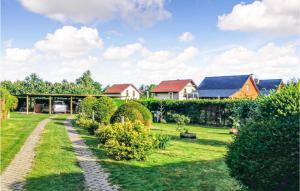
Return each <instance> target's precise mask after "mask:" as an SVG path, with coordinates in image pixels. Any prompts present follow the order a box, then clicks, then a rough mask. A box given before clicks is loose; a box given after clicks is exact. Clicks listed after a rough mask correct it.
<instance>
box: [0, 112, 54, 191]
mask: <svg viewBox="0 0 300 191" xmlns="http://www.w3.org/2000/svg"><path fill="white" fill-rule="evenodd" d="M49 121H50V118H48V119H44V120H43V121H41V122H39V124H38V125H37V126H36V128H35V129H34V130H33V131H32V133H31V134H30V135H29V137H28V138H27V139H26V141H25V143H24V144H23V146H22V147H21V149H20V151H19V152H18V153H17V154H16V156H15V157H14V159H13V160H12V161H11V163H10V164H9V165H8V167H7V168H6V169H5V170H4V172H3V173H2V174H1V176H0V184H1V189H0V190H1V191H9V190H23V188H24V185H25V176H26V174H27V173H28V172H29V171H30V169H31V166H32V162H33V160H34V156H35V152H34V149H35V147H36V146H37V144H38V142H39V139H40V135H41V134H42V132H43V129H44V128H45V126H46V124H47V123H48V122H49Z"/></svg>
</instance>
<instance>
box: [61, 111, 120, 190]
mask: <svg viewBox="0 0 300 191" xmlns="http://www.w3.org/2000/svg"><path fill="white" fill-rule="evenodd" d="M65 126H66V129H67V132H68V135H69V138H70V140H71V142H72V146H73V148H74V151H75V154H76V158H77V160H78V162H79V165H80V167H81V168H82V170H83V173H84V179H85V187H86V189H87V190H89V191H116V190H120V188H119V187H118V186H117V185H111V184H110V183H109V182H108V179H109V173H108V172H105V171H104V169H103V168H102V166H101V165H100V164H99V163H97V158H96V157H95V156H94V154H93V153H92V151H91V150H90V149H89V147H88V146H87V145H86V144H85V142H84V140H83V139H82V138H81V137H80V135H79V134H78V133H77V131H76V130H75V129H74V127H72V124H71V118H70V117H69V118H68V119H67V120H66V121H65Z"/></svg>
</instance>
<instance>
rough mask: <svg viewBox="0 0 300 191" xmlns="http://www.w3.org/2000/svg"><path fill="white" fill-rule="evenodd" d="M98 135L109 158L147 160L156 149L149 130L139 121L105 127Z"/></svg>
mask: <svg viewBox="0 0 300 191" xmlns="http://www.w3.org/2000/svg"><path fill="white" fill-rule="evenodd" d="M96 135H97V137H98V140H99V143H101V144H103V145H104V147H105V148H106V149H107V153H108V156H109V157H111V158H113V159H116V160H130V159H135V160H145V159H146V158H147V155H148V154H149V153H150V152H151V151H152V149H153V147H154V139H153V137H152V136H151V135H150V130H149V128H147V127H145V126H144V125H143V124H142V123H141V122H139V121H136V122H134V123H132V122H130V121H128V120H127V121H126V122H125V123H124V124H121V123H115V124H111V125H107V126H103V127H101V128H99V129H98V130H97V132H96Z"/></svg>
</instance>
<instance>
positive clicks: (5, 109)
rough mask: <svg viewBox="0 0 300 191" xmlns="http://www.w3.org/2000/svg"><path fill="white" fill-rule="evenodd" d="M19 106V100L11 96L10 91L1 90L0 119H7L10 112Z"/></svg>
mask: <svg viewBox="0 0 300 191" xmlns="http://www.w3.org/2000/svg"><path fill="white" fill-rule="evenodd" d="M17 106H18V99H17V98H16V97H15V96H13V95H11V94H10V93H9V91H7V90H6V89H4V88H0V109H1V111H0V114H1V116H0V119H3V120H5V119H7V117H8V113H9V111H10V110H13V109H16V108H17Z"/></svg>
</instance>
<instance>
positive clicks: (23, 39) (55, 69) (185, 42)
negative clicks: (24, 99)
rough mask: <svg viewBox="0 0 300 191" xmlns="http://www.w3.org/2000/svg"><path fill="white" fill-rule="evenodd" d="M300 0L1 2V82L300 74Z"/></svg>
mask: <svg viewBox="0 0 300 191" xmlns="http://www.w3.org/2000/svg"><path fill="white" fill-rule="evenodd" d="M299 9H300V1H298V0H284V1H282V0H261V1H250V0H246V1H239V0H190V1H182V0H2V1H1V64H0V71H1V73H0V74H1V75H0V80H13V81H15V80H22V79H24V78H25V77H26V76H28V75H29V74H31V73H37V74H38V75H39V76H40V77H42V78H43V79H45V80H47V81H51V82H60V81H62V80H63V79H66V80H68V81H74V80H75V79H76V78H78V77H79V76H80V75H81V74H82V73H83V72H84V71H86V70H90V71H91V72H92V76H93V78H94V79H95V80H96V81H98V82H100V83H101V84H103V85H108V84H110V85H111V84H114V83H133V84H136V85H137V86H139V85H141V84H151V83H155V84H157V83H159V82H160V81H161V80H171V79H193V80H194V81H195V82H196V83H197V84H199V83H200V82H201V80H202V79H203V78H204V77H206V76H218V75H242V74H254V76H255V77H257V78H260V79H268V78H282V79H284V80H289V79H291V78H300V40H299V34H300V31H299V30H300V10H299Z"/></svg>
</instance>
